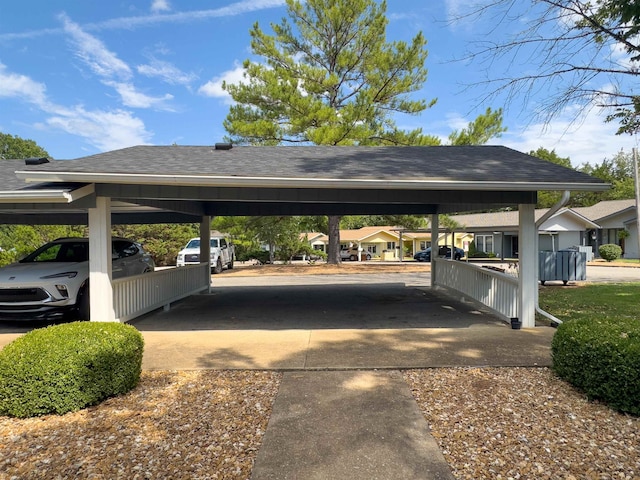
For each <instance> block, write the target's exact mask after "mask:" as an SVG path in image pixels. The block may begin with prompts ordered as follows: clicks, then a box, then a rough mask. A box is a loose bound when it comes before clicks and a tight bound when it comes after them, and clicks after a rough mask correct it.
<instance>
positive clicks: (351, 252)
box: [340, 247, 371, 262]
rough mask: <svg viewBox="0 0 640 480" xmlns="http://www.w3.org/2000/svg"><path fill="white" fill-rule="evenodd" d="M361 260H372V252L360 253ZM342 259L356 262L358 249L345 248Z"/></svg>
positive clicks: (341, 252) (341, 254) (341, 251)
mask: <svg viewBox="0 0 640 480" xmlns="http://www.w3.org/2000/svg"><path fill="white" fill-rule="evenodd" d="M360 255H361V260H371V252H366V251H364V250H363V251H362V252H360ZM340 259H342V260H350V261H352V262H355V261H356V260H358V247H350V248H343V249H342V250H340Z"/></svg>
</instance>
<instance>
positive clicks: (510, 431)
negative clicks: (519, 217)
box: [0, 368, 640, 480]
mask: <svg viewBox="0 0 640 480" xmlns="http://www.w3.org/2000/svg"><path fill="white" fill-rule="evenodd" d="M404 375H405V379H406V381H407V382H408V383H409V385H410V387H411V389H412V391H413V394H414V396H415V398H416V400H417V402H418V404H419V406H420V408H421V409H422V411H423V412H424V415H425V417H426V419H427V421H428V423H429V425H430V427H431V429H432V433H433V435H434V437H435V438H436V440H437V441H438V442H439V444H440V447H441V449H442V451H443V453H444V455H445V458H446V459H447V461H448V462H449V464H450V466H451V468H452V471H453V472H454V475H455V476H456V478H458V479H473V480H481V479H536V480H537V479H598V480H605V479H634V480H637V479H640V419H639V418H635V417H629V416H626V415H621V414H618V413H615V412H613V411H611V410H609V409H608V408H607V407H606V406H604V405H600V404H598V403H593V402H588V401H587V400H586V399H585V398H584V397H583V396H582V395H581V394H580V393H578V392H576V391H575V390H573V389H572V388H571V387H569V386H568V385H567V384H566V383H564V382H562V381H561V380H559V379H557V378H556V377H555V376H554V375H553V374H552V373H551V372H550V371H549V370H548V369H544V368H481V369H480V368H473V369H472V368H469V369H464V368H458V369H453V368H451V369H429V370H411V371H406V372H404ZM280 380H281V375H280V374H279V373H276V372H256V371H216V370H204V371H171V372H170V371H156V372H143V375H142V379H141V382H140V385H139V386H138V387H137V388H136V389H134V390H133V391H131V392H130V393H128V394H126V395H123V396H120V397H116V398H112V399H109V400H107V401H105V402H103V403H102V404H100V405H98V406H95V407H91V408H88V409H86V410H83V411H80V412H76V413H70V414H67V415H63V416H44V417H40V418H34V419H24V420H21V419H14V418H7V417H0V479H2V480H4V479H72V478H73V479H76V478H82V479H101V480H103V479H104V480H107V479H108V480H111V479H127V480H129V479H164V478H171V479H191V480H195V479H234V480H236V479H237V480H240V479H248V478H249V477H250V475H251V468H252V466H253V462H254V461H255V456H256V453H257V451H258V449H259V448H260V445H261V443H262V438H263V435H264V432H265V429H266V426H267V422H268V419H269V416H270V414H271V408H272V405H273V402H274V399H275V395H276V393H277V389H278V386H279V384H280Z"/></svg>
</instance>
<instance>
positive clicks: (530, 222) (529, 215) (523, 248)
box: [518, 204, 538, 328]
mask: <svg viewBox="0 0 640 480" xmlns="http://www.w3.org/2000/svg"><path fill="white" fill-rule="evenodd" d="M518 209H519V220H520V222H519V224H520V227H519V232H518V236H519V239H518V249H519V250H518V260H519V262H518V263H519V270H520V271H519V276H518V283H519V285H518V289H519V292H518V315H519V319H520V321H521V322H522V328H533V327H535V326H536V291H537V289H538V278H537V274H536V266H537V261H538V252H537V247H536V245H537V242H536V237H537V235H538V232H537V231H536V222H535V205H530V204H522V205H519V207H518Z"/></svg>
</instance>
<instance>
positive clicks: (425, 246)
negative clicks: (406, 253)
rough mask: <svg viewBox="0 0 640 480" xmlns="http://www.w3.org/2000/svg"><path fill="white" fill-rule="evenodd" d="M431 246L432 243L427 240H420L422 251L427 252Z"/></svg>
mask: <svg viewBox="0 0 640 480" xmlns="http://www.w3.org/2000/svg"><path fill="white" fill-rule="evenodd" d="M430 246H431V242H427V241H426V240H420V250H426V249H427V248H429V247H430Z"/></svg>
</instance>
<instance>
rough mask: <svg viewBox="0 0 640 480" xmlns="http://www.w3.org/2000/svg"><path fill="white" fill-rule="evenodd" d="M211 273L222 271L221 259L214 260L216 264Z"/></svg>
mask: <svg viewBox="0 0 640 480" xmlns="http://www.w3.org/2000/svg"><path fill="white" fill-rule="evenodd" d="M213 273H216V274H218V273H222V260H220V259H218V261H217V262H216V266H215V267H213Z"/></svg>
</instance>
